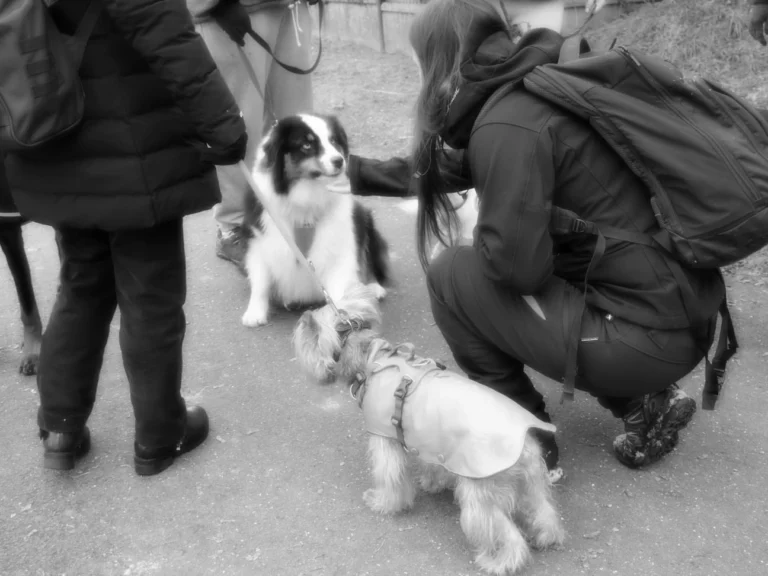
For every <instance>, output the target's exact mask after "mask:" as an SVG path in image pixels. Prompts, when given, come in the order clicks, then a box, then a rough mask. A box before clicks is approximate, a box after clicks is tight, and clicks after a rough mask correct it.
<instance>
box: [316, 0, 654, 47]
mask: <svg viewBox="0 0 768 576" xmlns="http://www.w3.org/2000/svg"><path fill="white" fill-rule="evenodd" d="M426 1H427V0H324V3H325V25H324V32H323V35H324V37H327V38H329V39H340V40H346V41H351V42H354V43H357V44H363V45H365V46H369V47H371V48H373V49H376V50H380V51H381V52H408V51H409V50H410V48H409V44H408V30H409V28H410V24H411V20H412V19H413V16H414V14H416V13H417V12H418V11H419V10H420V8H421V6H422V4H424V3H426ZM507 1H508V2H510V4H509V5H510V6H511V5H512V0H507ZM644 1H645V0H607V1H606V5H605V6H604V7H603V8H602V10H600V12H598V13H597V14H596V15H595V17H594V19H593V23H592V24H591V25H594V24H595V23H596V22H597V21H598V20H610V19H614V18H616V17H618V16H619V15H621V14H622V13H625V12H627V11H629V10H632V9H633V7H637V6H638V5H640V4H642V3H643V2H644ZM564 3H565V11H564V14H563V26H562V32H563V33H566V34H567V33H569V32H572V31H574V30H576V29H577V28H578V27H579V26H580V25H581V24H583V22H584V20H585V19H586V13H585V10H584V4H585V0H564Z"/></svg>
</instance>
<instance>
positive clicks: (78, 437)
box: [40, 426, 91, 470]
mask: <svg viewBox="0 0 768 576" xmlns="http://www.w3.org/2000/svg"><path fill="white" fill-rule="evenodd" d="M40 438H41V439H42V441H43V449H44V452H43V468H47V469H49V470H72V468H74V467H75V460H77V459H78V458H82V457H83V456H85V455H86V454H87V453H88V451H89V450H90V449H91V431H90V430H88V426H84V427H83V429H82V430H81V431H80V432H74V433H69V432H49V431H48V430H43V429H40Z"/></svg>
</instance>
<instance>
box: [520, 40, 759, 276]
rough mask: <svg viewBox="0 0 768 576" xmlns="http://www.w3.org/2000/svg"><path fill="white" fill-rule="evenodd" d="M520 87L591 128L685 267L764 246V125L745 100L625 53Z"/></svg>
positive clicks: (716, 262) (561, 68)
mask: <svg viewBox="0 0 768 576" xmlns="http://www.w3.org/2000/svg"><path fill="white" fill-rule="evenodd" d="M567 48H568V47H567V46H566V49H567ZM524 86H525V89H526V90H528V91H529V92H532V93H533V94H536V95H537V96H539V97H540V98H543V99H545V100H548V101H550V102H552V103H553V104H556V105H558V106H560V107H562V108H565V109H567V110H569V111H570V112H572V113H574V114H576V115H577V116H579V117H581V118H583V119H585V120H588V121H589V123H590V125H591V126H592V127H593V128H594V129H595V130H596V131H597V132H598V133H599V134H600V135H601V136H602V137H603V139H604V140H605V141H606V142H607V143H608V144H609V145H610V146H611V148H613V150H615V151H616V153H618V154H619V156H621V158H622V159H623V160H624V161H625V162H626V164H627V166H628V167H629V168H630V169H631V170H632V172H634V173H635V174H636V175H637V176H638V177H639V178H640V179H641V180H643V182H644V183H645V184H646V186H647V188H648V191H649V192H650V202H651V205H652V206H653V209H654V213H655V215H656V219H657V221H658V224H659V231H658V233H656V234H654V235H653V236H652V238H650V239H649V240H651V241H652V242H653V243H655V244H658V245H660V246H662V247H663V248H664V249H666V250H667V251H668V252H670V253H672V254H674V255H675V257H676V258H677V259H678V260H679V261H680V262H681V263H682V264H684V265H685V266H688V267H691V268H720V267H722V266H727V265H729V264H733V263H734V262H737V261H738V260H741V259H742V258H745V257H747V256H749V255H750V254H752V253H754V252H756V251H757V250H759V249H760V248H762V247H763V246H765V245H766V244H768V122H766V120H765V119H764V118H763V117H762V116H761V114H760V113H759V112H758V111H757V109H755V108H754V107H753V106H752V105H750V104H749V103H748V102H746V101H745V100H744V99H742V98H739V97H738V96H736V95H734V94H732V93H731V92H729V91H728V90H726V89H724V88H722V87H720V86H718V85H717V84H715V83H714V82H711V81H709V80H706V79H695V80H689V79H686V78H684V77H683V74H682V73H681V72H680V70H678V69H677V68H675V67H674V66H673V65H672V64H670V63H669V62H667V61H665V60H662V59H661V58H657V57H653V56H648V55H645V54H641V53H639V52H635V51H633V50H630V49H628V48H625V47H623V46H620V47H618V48H615V49H613V50H610V51H608V52H606V53H602V54H598V55H590V54H586V55H585V56H584V57H582V58H579V59H577V60H575V61H572V62H566V63H564V64H556V65H552V64H550V65H545V66H539V67H538V68H536V69H535V70H533V71H532V72H531V73H529V74H528V75H526V77H525V80H524Z"/></svg>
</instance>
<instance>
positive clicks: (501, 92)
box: [472, 78, 523, 132]
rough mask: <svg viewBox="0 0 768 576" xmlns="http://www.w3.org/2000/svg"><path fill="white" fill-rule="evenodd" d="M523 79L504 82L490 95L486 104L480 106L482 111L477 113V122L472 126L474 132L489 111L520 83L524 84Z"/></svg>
mask: <svg viewBox="0 0 768 576" xmlns="http://www.w3.org/2000/svg"><path fill="white" fill-rule="evenodd" d="M522 82H523V79H522V78H518V79H517V80H511V81H510V82H507V83H506V84H502V85H501V86H500V87H499V88H497V89H496V91H495V92H494V93H493V94H491V95H490V96H489V97H488V100H486V101H485V104H483V107H482V108H480V113H479V114H478V115H477V118H476V119H475V124H474V125H473V126H472V131H473V132H474V131H475V129H476V128H477V126H478V125H479V124H480V122H481V121H482V120H483V118H485V117H486V116H487V115H488V111H489V110H490V109H491V108H492V107H493V106H495V105H496V104H497V103H498V102H499V101H500V100H501V99H502V98H504V96H506V95H507V94H509V93H510V92H512V91H513V90H514V89H515V88H517V87H518V85H522Z"/></svg>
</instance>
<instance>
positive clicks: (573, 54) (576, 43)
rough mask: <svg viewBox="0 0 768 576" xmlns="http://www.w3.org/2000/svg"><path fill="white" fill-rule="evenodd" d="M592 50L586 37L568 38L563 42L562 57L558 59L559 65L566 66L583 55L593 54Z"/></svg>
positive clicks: (575, 35)
mask: <svg viewBox="0 0 768 576" xmlns="http://www.w3.org/2000/svg"><path fill="white" fill-rule="evenodd" d="M591 51H592V48H591V47H590V46H589V42H587V39H586V38H584V36H581V35H579V34H574V35H573V36H567V37H566V38H565V40H563V43H562V45H561V46H560V56H559V57H558V59H557V63H558V64H566V63H568V62H572V61H574V60H578V59H579V58H581V55H582V54H587V53H588V52H591Z"/></svg>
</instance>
